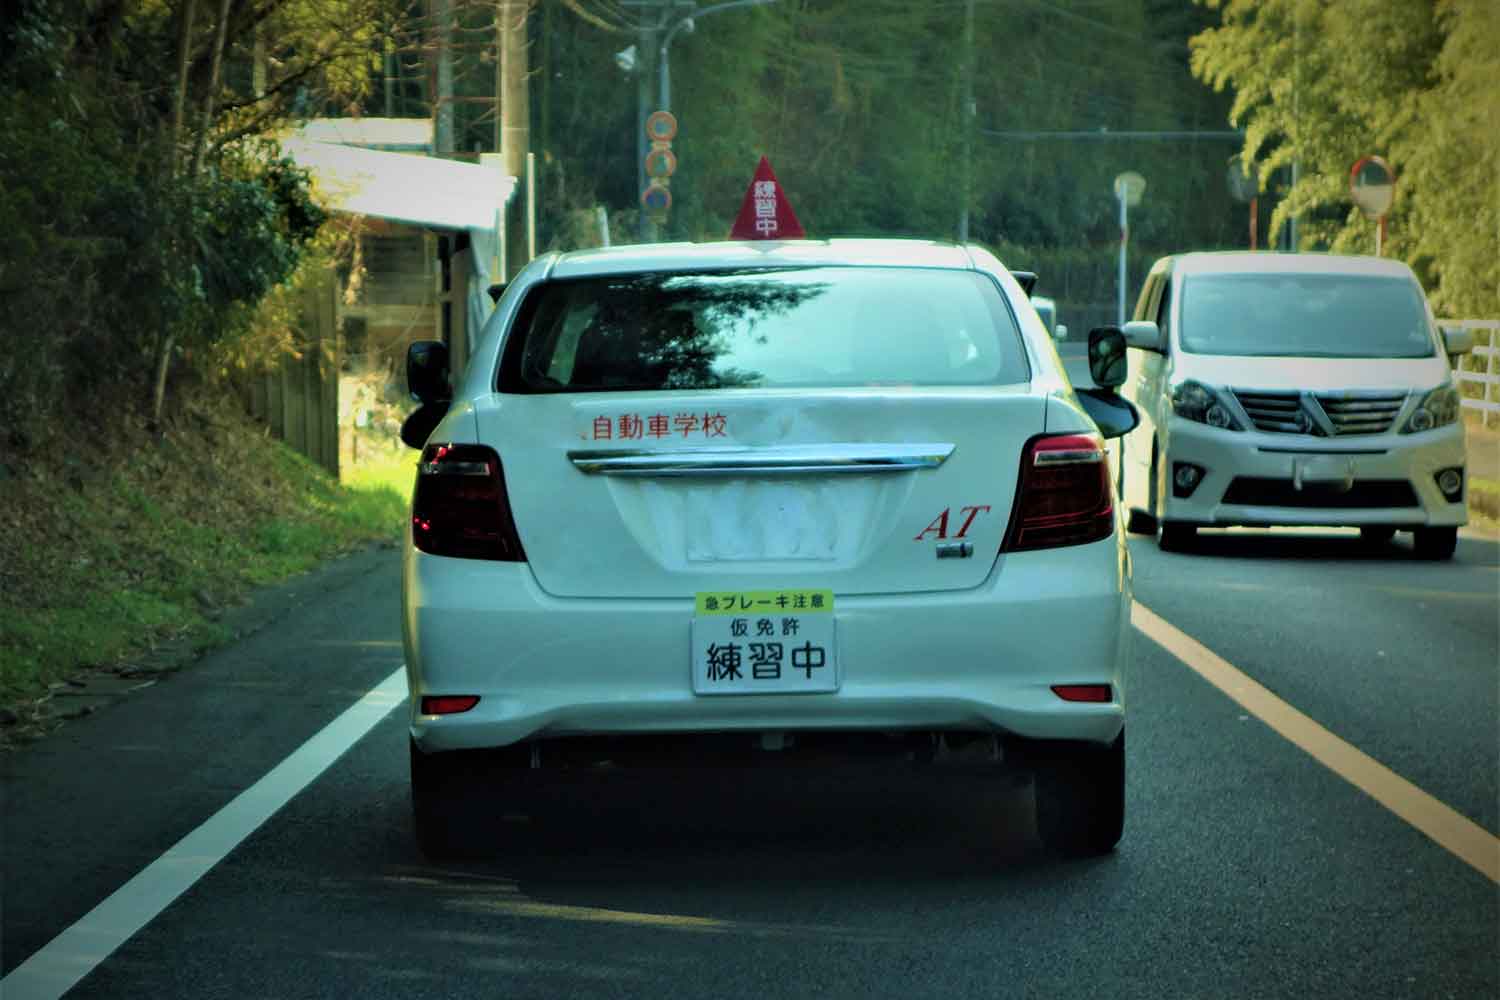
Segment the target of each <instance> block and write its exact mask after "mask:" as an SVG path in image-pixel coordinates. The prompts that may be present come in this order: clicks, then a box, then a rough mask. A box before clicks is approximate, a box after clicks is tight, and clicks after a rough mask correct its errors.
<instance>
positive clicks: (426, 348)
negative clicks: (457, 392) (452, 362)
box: [406, 340, 453, 403]
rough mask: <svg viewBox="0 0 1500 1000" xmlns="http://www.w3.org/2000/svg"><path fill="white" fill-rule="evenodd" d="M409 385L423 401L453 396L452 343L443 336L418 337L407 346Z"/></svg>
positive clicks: (443, 400) (410, 389)
mask: <svg viewBox="0 0 1500 1000" xmlns="http://www.w3.org/2000/svg"><path fill="white" fill-rule="evenodd" d="M406 388H407V389H408V390H409V391H410V392H411V398H412V399H415V400H417V401H419V402H422V403H437V402H446V401H447V400H450V399H452V398H453V391H452V390H451V389H450V388H448V345H447V344H444V343H443V342H442V341H440V340H418V341H416V342H415V343H413V344H412V345H411V346H409V347H407V349H406Z"/></svg>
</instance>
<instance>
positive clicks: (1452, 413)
mask: <svg viewBox="0 0 1500 1000" xmlns="http://www.w3.org/2000/svg"><path fill="white" fill-rule="evenodd" d="M1459 405H1460V400H1459V395H1458V389H1457V388H1455V387H1454V385H1453V383H1452V382H1445V383H1443V384H1442V385H1440V386H1438V387H1437V388H1436V389H1433V390H1432V391H1431V392H1429V393H1428V394H1427V395H1425V396H1423V397H1422V400H1421V402H1419V403H1418V404H1417V408H1416V409H1414V410H1412V411H1411V416H1409V417H1407V418H1406V423H1405V424H1403V425H1402V427H1401V433H1402V434H1420V433H1421V432H1422V431H1430V430H1435V429H1436V428H1438V427H1446V426H1448V425H1449V424H1451V423H1453V422H1454V421H1455V420H1457V419H1458V408H1459Z"/></svg>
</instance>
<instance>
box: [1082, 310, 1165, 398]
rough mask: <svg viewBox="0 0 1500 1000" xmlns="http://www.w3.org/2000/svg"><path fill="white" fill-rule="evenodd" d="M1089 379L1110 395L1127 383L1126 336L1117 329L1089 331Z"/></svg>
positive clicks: (1101, 327) (1108, 327) (1097, 328)
mask: <svg viewBox="0 0 1500 1000" xmlns="http://www.w3.org/2000/svg"><path fill="white" fill-rule="evenodd" d="M1151 325H1152V326H1155V325H1156V324H1155V323H1153V324H1151ZM1089 377H1090V378H1092V379H1093V380H1094V384H1095V385H1097V386H1098V387H1099V388H1101V389H1103V390H1105V391H1107V392H1109V393H1113V392H1114V391H1115V389H1116V388H1117V387H1118V386H1121V385H1123V384H1124V383H1125V335H1124V334H1123V333H1121V332H1120V330H1119V329H1118V328H1117V327H1113V326H1100V327H1095V328H1094V329H1093V330H1091V331H1089Z"/></svg>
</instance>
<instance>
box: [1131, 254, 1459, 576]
mask: <svg viewBox="0 0 1500 1000" xmlns="http://www.w3.org/2000/svg"><path fill="white" fill-rule="evenodd" d="M1124 333H1125V340H1126V343H1127V344H1128V345H1129V347H1130V348H1131V350H1129V351H1128V352H1127V353H1128V358H1129V361H1128V374H1127V377H1126V381H1125V384H1124V386H1123V387H1122V392H1123V394H1124V395H1125V397H1126V398H1127V399H1129V400H1130V401H1131V402H1133V403H1135V404H1136V407H1137V408H1138V409H1139V411H1140V417H1141V423H1140V426H1139V427H1138V429H1137V430H1136V431H1135V432H1134V433H1132V434H1130V435H1129V436H1128V437H1127V438H1125V439H1122V441H1121V448H1122V454H1121V455H1120V456H1118V457H1119V462H1118V464H1117V468H1118V473H1119V482H1118V484H1117V486H1118V489H1119V491H1120V496H1121V497H1122V500H1123V504H1122V505H1123V506H1124V507H1125V508H1126V509H1127V510H1128V511H1129V518H1130V527H1131V530H1134V531H1151V530H1155V531H1156V532H1157V537H1158V541H1159V543H1160V544H1161V547H1162V548H1164V549H1168V550H1183V549H1187V548H1190V547H1191V545H1192V543H1193V541H1194V536H1195V533H1196V531H1197V529H1198V528H1200V527H1210V526H1213V527H1224V526H1230V525H1248V526H1257V527H1274V526H1283V525H1287V526H1290V525H1315V526H1341V527H1358V528H1359V529H1360V531H1361V534H1362V535H1363V537H1364V538H1365V539H1366V540H1367V541H1369V542H1371V543H1374V544H1383V543H1385V542H1388V541H1389V540H1390V539H1391V538H1392V536H1393V535H1394V534H1395V533H1396V532H1397V531H1411V532H1413V534H1414V539H1415V547H1416V551H1417V553H1418V555H1420V556H1423V557H1425V558H1430V559H1447V558H1449V557H1451V556H1452V554H1453V550H1454V547H1455V545H1456V543H1457V534H1458V528H1459V526H1460V525H1462V524H1464V523H1465V522H1466V521H1467V506H1466V497H1465V493H1466V489H1467V484H1466V476H1465V471H1464V428H1463V422H1462V421H1461V420H1460V419H1459V395H1458V390H1457V388H1456V387H1455V385H1454V382H1453V378H1452V372H1451V362H1450V356H1452V355H1457V354H1461V353H1463V352H1465V351H1467V350H1469V349H1470V348H1471V347H1472V339H1471V337H1470V335H1469V334H1467V333H1465V332H1459V331H1446V332H1444V331H1441V330H1440V329H1439V328H1438V325H1437V322H1436V321H1435V319H1434V318H1433V313H1432V309H1431V307H1430V306H1429V305H1428V304H1427V300H1426V297H1425V296H1424V295H1423V293H1422V288H1421V286H1420V285H1419V284H1418V282H1417V279H1416V277H1415V276H1414V275H1413V274H1412V272H1411V269H1410V268H1408V267H1407V266H1406V265H1405V264H1403V263H1401V262H1399V261H1394V260H1388V259H1383V258H1375V257H1346V256H1334V255H1329V254H1280V253H1244V252H1241V253H1189V254H1181V255H1176V256H1171V257H1165V258H1162V259H1161V260H1159V261H1157V262H1156V264H1155V265H1154V266H1153V267H1152V268H1151V272H1150V274H1149V276H1148V277H1147V279H1146V283H1145V285H1144V287H1143V288H1142V290H1141V295H1140V299H1139V301H1138V302H1137V303H1136V307H1135V314H1134V318H1133V320H1132V321H1131V322H1130V323H1127V324H1126V325H1125V328H1124Z"/></svg>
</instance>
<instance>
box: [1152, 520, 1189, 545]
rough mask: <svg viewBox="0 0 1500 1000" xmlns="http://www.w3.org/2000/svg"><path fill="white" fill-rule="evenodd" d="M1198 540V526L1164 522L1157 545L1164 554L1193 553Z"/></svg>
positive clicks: (1158, 533) (1160, 528) (1159, 530)
mask: <svg viewBox="0 0 1500 1000" xmlns="http://www.w3.org/2000/svg"><path fill="white" fill-rule="evenodd" d="M1197 539H1198V526H1197V525H1196V524H1182V523H1181V522H1178V521H1163V522H1162V523H1161V525H1160V527H1159V529H1158V531H1157V535H1156V544H1157V546H1158V547H1159V548H1160V549H1161V550H1162V551H1163V552H1191V551H1192V549H1193V543H1194V542H1195V541H1197Z"/></svg>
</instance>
